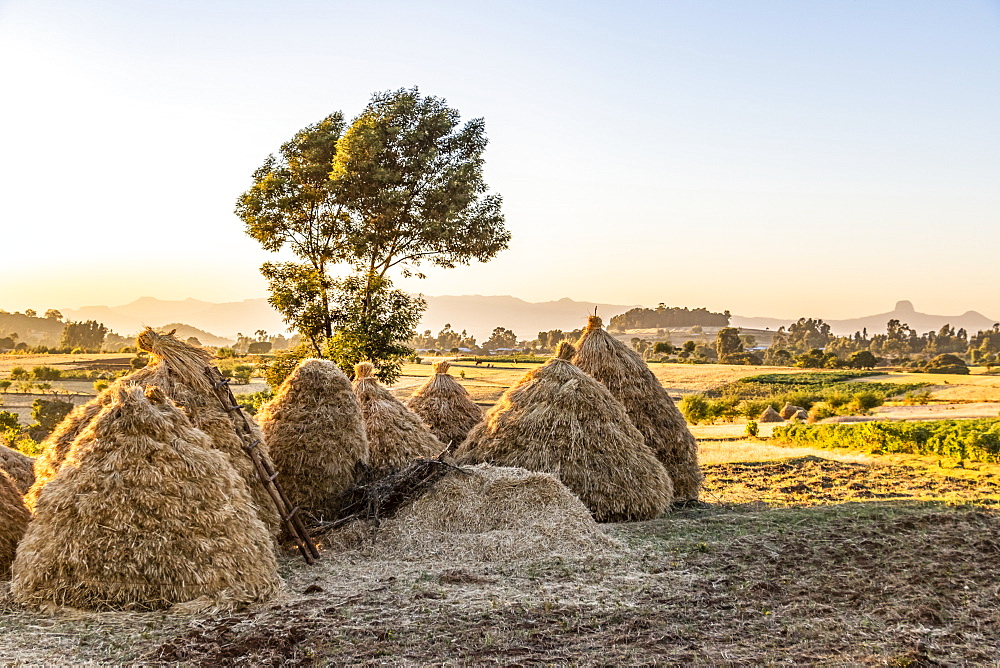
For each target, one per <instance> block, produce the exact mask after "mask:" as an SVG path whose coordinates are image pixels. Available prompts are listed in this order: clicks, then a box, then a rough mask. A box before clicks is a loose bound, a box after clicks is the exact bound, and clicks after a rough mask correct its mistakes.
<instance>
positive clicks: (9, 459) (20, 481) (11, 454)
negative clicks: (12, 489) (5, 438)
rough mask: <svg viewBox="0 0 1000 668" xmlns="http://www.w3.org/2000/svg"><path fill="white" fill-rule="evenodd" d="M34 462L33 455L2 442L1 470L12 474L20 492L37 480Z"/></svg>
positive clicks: (0, 451)
mask: <svg viewBox="0 0 1000 668" xmlns="http://www.w3.org/2000/svg"><path fill="white" fill-rule="evenodd" d="M34 462H35V460H33V459H32V458H31V457H28V456H27V455H25V454H24V453H21V452H19V451H17V450H12V449H11V448H8V447H7V446H6V445H2V444H0V471H2V472H3V473H6V474H7V475H9V476H10V478H11V480H13V481H14V484H15V485H16V486H17V490H18V492H19V493H20V494H24V493H25V492H27V491H28V489H30V488H31V486H32V485H33V484H34V482H35V470H34Z"/></svg>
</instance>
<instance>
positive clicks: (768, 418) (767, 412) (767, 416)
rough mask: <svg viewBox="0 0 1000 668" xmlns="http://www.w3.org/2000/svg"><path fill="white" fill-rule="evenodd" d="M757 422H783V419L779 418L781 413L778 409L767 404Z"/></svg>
mask: <svg viewBox="0 0 1000 668" xmlns="http://www.w3.org/2000/svg"><path fill="white" fill-rule="evenodd" d="M757 422H784V420H782V419H781V414H780V413H778V411H776V410H774V409H773V408H772V407H770V406H768V407H767V408H765V409H764V412H763V413H761V414H760V417H759V418H757Z"/></svg>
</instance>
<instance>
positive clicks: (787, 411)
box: [779, 403, 805, 420]
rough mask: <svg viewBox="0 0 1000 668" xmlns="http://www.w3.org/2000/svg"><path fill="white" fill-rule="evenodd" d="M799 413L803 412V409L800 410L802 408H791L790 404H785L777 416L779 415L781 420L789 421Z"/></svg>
mask: <svg viewBox="0 0 1000 668" xmlns="http://www.w3.org/2000/svg"><path fill="white" fill-rule="evenodd" d="M799 411H805V409H804V408H802V406H793V405H792V404H787V403H786V404H785V406H784V408H782V409H781V412H780V413H779V415H781V419H782V420H790V419H792V418H793V417H795V416H796V415H798V413H799Z"/></svg>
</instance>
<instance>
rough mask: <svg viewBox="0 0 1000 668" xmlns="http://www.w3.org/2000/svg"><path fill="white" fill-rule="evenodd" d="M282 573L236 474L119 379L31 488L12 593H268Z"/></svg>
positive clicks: (113, 596)
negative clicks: (51, 473)
mask: <svg viewBox="0 0 1000 668" xmlns="http://www.w3.org/2000/svg"><path fill="white" fill-rule="evenodd" d="M279 586H280V580H279V579H278V576H277V563H276V560H275V557H274V552H273V549H272V543H271V538H270V535H269V534H268V530H267V528H266V527H265V526H264V524H263V523H262V522H261V521H260V520H259V519H258V517H257V515H256V511H255V510H254V508H253V505H252V502H251V500H250V496H249V494H248V493H247V490H246V484H245V483H244V482H243V480H242V479H241V478H240V476H239V475H238V474H237V473H236V471H235V470H233V467H232V466H231V465H230V464H229V462H228V461H227V459H226V457H225V455H224V454H223V453H221V452H218V451H216V450H213V449H212V447H211V444H210V442H209V438H208V436H207V435H206V434H205V433H204V432H202V431H201V430H199V429H196V428H195V427H194V426H193V425H192V424H191V422H190V420H188V418H187V416H186V415H185V414H184V413H183V412H182V411H181V410H180V409H179V408H178V407H177V406H176V405H175V404H174V403H173V402H172V401H171V400H170V399H169V398H167V397H166V395H165V394H164V393H163V392H162V391H160V390H159V388H156V387H150V388H148V389H147V390H146V391H145V392H143V389H142V388H141V387H136V386H133V387H125V386H122V387H119V388H117V391H116V393H115V395H114V396H113V397H112V398H111V401H110V402H109V404H108V406H107V407H106V408H104V409H103V410H102V411H101V412H100V413H99V414H98V415H97V417H96V418H95V419H94V420H93V421H92V422H91V424H90V425H89V426H88V427H87V429H86V430H85V431H84V432H83V433H82V434H81V435H80V437H79V438H78V439H77V440H76V442H75V443H74V446H73V448H72V450H71V451H70V453H69V456H68V457H67V459H66V461H65V462H64V463H63V466H62V467H61V468H60V469H59V473H58V474H57V475H56V477H55V478H53V479H52V480H51V481H50V482H49V483H48V484H47V485H46V486H45V488H44V489H43V490H42V491H41V493H40V494H39V496H38V501H37V505H36V506H35V518H34V520H33V521H32V522H31V524H30V525H29V527H28V530H27V532H26V533H25V536H24V539H23V540H22V541H21V545H20V546H19V547H18V550H17V557H16V559H15V561H14V566H13V585H12V589H11V592H12V594H13V595H14V597H15V599H16V600H18V601H20V602H21V603H25V604H42V603H55V604H58V605H68V606H73V607H80V608H91V609H140V610H148V609H157V608H166V607H169V606H170V605H172V604H174V603H180V602H184V601H193V600H195V599H202V600H204V601H206V602H207V601H210V602H211V604H212V605H214V606H216V607H219V608H233V607H238V606H240V605H243V604H247V603H252V602H258V601H263V600H266V599H267V598H269V597H271V596H272V595H274V594H275V593H276V592H277V590H278V587H279Z"/></svg>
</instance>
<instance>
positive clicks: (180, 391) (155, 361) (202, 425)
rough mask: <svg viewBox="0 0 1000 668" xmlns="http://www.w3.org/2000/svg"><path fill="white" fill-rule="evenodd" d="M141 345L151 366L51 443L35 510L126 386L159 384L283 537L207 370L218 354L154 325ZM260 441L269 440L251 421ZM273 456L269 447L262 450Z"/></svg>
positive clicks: (83, 411)
mask: <svg viewBox="0 0 1000 668" xmlns="http://www.w3.org/2000/svg"><path fill="white" fill-rule="evenodd" d="M136 345H137V346H138V347H139V348H141V349H142V350H145V351H147V352H149V353H150V363H149V364H148V365H147V366H145V367H143V368H142V369H139V370H138V371H136V372H135V373H132V374H130V375H128V376H126V377H125V378H120V379H118V380H117V381H115V383H114V384H112V386H111V387H109V388H108V389H107V390H105V391H104V392H103V393H101V395H100V396H98V397H97V398H95V399H93V400H92V401H90V402H89V403H87V404H85V405H83V406H80V407H77V408H76V409H75V410H74V411H72V412H71V413H70V414H69V415H67V416H66V419H65V420H63V422H62V423H61V424H60V425H59V426H58V427H57V428H56V429H55V431H53V432H52V435H51V436H50V437H49V438H48V439H46V441H45V445H46V449H45V451H44V452H43V453H42V455H41V456H40V457H39V458H38V460H36V462H35V476H36V480H35V485H34V486H33V487H32V489H31V490H29V492H28V503H29V505H31V506H33V505H34V503H35V499H36V498H37V496H38V493H39V492H40V490H41V488H42V487H44V486H45V484H46V483H47V482H48V481H49V480H51V479H52V477H53V476H54V475H55V474H56V473H57V472H58V471H59V468H60V467H61V466H62V464H63V460H64V459H65V457H66V453H67V452H68V451H69V449H70V447H71V445H72V443H73V441H74V439H76V438H77V437H78V436H79V435H80V434H81V432H82V431H83V430H84V429H85V428H86V426H87V425H88V423H90V422H91V420H93V419H94V417H95V415H96V414H97V412H98V411H100V410H101V409H102V408H103V407H104V406H106V405H107V404H108V403H109V402H110V400H111V397H112V396H114V395H116V394H117V393H118V392H119V391H120V390H121V389H122V388H124V387H127V386H132V385H141V386H143V387H149V386H156V387H159V388H160V389H161V390H163V391H164V392H165V393H166V394H167V396H169V397H170V398H171V399H173V401H174V402H175V403H177V404H178V405H179V406H180V407H181V408H182V409H183V410H184V412H185V413H186V414H187V416H188V418H190V420H191V422H192V423H193V424H194V426H195V427H197V428H198V429H201V430H202V431H204V432H205V433H206V434H208V436H209V438H210V439H211V447H213V448H215V449H216V450H220V451H221V452H222V453H223V454H224V455H226V458H227V459H228V460H229V463H230V464H231V465H232V467H233V468H235V469H236V472H237V473H239V474H240V477H242V478H243V480H244V481H245V483H246V485H247V489H248V490H249V492H250V497H251V499H252V500H253V503H254V506H255V508H256V509H257V514H258V516H259V517H260V518H261V520H262V521H263V522H264V524H265V525H266V526H267V527H268V528H269V529H270V531H271V532H272V534H277V532H278V529H279V526H278V513H277V511H276V510H275V508H274V503H273V502H272V501H271V498H270V496H268V494H267V490H266V489H265V488H264V486H263V485H261V483H260V480H259V479H258V477H257V472H256V470H255V469H254V465H253V462H252V461H251V460H250V458H249V457H248V456H247V455H246V454H245V453H244V452H243V449H242V441H241V440H240V437H239V435H238V434H237V432H236V430H235V428H234V427H233V423H232V419H231V418H230V416H229V415H228V414H227V413H226V411H225V410H224V409H223V407H222V404H221V403H219V399H218V397H216V396H215V393H214V392H213V391H212V386H211V384H210V382H209V379H208V376H207V375H206V374H205V367H208V366H211V365H212V359H213V358H212V355H211V353H209V352H208V351H206V350H203V349H201V348H196V347H194V346H191V345H188V344H187V343H184V342H183V341H180V340H178V339H177V338H176V337H175V336H174V335H173V333H172V332H171V333H168V334H159V333H157V332H155V331H153V330H152V329H150V328H149V327H147V328H146V329H145V330H143V332H142V333H140V334H139V336H138V337H137V338H136ZM249 422H250V424H251V428H252V429H253V430H254V432H255V434H254V435H255V438H257V439H259V440H260V441H261V442H263V440H264V437H263V435H262V434H261V433H260V431H259V429H257V427H256V425H255V423H254V422H253V421H252V420H250V421H249ZM261 449H262V451H263V453H264V455H265V456H267V448H266V444H264V445H262V446H261Z"/></svg>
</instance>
